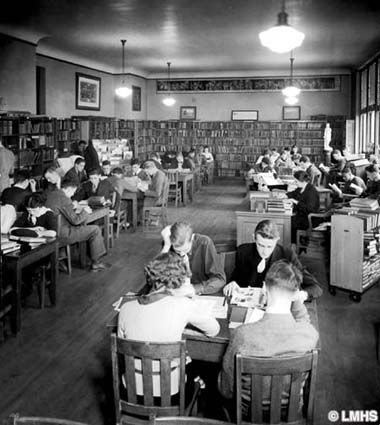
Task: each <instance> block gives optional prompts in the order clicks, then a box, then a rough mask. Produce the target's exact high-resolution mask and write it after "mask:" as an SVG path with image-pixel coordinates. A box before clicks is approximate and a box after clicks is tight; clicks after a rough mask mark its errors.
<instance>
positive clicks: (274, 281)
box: [220, 260, 318, 404]
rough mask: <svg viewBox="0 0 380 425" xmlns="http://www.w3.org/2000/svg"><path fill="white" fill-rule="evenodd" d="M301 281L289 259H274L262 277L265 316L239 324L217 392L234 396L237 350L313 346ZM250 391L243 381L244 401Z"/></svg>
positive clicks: (281, 351) (274, 352) (278, 352)
mask: <svg viewBox="0 0 380 425" xmlns="http://www.w3.org/2000/svg"><path fill="white" fill-rule="evenodd" d="M301 281H302V273H301V272H300V271H299V270H298V268H297V267H296V266H295V265H294V264H292V263H291V262H289V261H286V260H279V261H276V262H275V263H274V264H272V266H271V267H270V269H269V270H268V273H267V275H266V278H265V287H266V291H267V307H266V311H265V314H264V316H263V317H262V319H260V320H259V321H258V322H255V323H248V324H245V325H241V326H239V327H238V328H237V329H236V330H235V332H234V334H233V336H232V338H231V340H230V343H229V345H228V347H227V351H226V353H225V355H224V358H223V368H222V372H221V385H220V391H221V393H222V395H223V396H224V397H225V398H232V397H233V396H234V379H235V370H234V369H235V367H234V365H235V355H236V354H237V353H239V354H242V355H247V356H258V357H274V356H289V355H293V354H297V353H305V352H307V351H310V350H312V349H313V348H315V346H316V344H317V342H318V332H317V331H316V330H315V328H314V327H313V326H312V325H311V324H310V318H309V315H308V313H307V310H306V308H305V306H304V304H303V301H301V300H302V296H300V291H299V288H300V285H301ZM292 304H293V307H292V312H291V306H292ZM295 305H297V308H295ZM292 313H293V314H292ZM268 384H269V383H268ZM288 390H289V389H286V388H285V391H284V392H283V400H284V401H285V403H286V401H287V400H288V399H289V391H288ZM250 391H251V389H250V383H244V382H243V394H244V395H243V398H245V400H250ZM269 399H270V385H268V387H267V388H264V400H263V403H264V404H265V403H269Z"/></svg>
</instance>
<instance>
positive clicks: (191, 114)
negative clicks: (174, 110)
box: [179, 106, 197, 121]
mask: <svg viewBox="0 0 380 425" xmlns="http://www.w3.org/2000/svg"><path fill="white" fill-rule="evenodd" d="M179 119H180V120H183V121H185V120H196V119H197V108H196V106H181V107H180V110H179Z"/></svg>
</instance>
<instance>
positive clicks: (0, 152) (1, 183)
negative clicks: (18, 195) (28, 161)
mask: <svg viewBox="0 0 380 425" xmlns="http://www.w3.org/2000/svg"><path fill="white" fill-rule="evenodd" d="M14 165H15V156H14V154H13V152H12V151H11V150H9V149H7V148H6V147H4V146H3V141H2V138H1V136H0V193H1V192H2V191H3V190H4V189H6V188H7V187H9V186H10V185H11V183H10V179H9V176H10V175H11V174H13V171H14Z"/></svg>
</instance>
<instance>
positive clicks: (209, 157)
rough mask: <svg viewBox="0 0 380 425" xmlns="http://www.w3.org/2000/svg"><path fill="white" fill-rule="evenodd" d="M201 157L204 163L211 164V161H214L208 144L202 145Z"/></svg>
mask: <svg viewBox="0 0 380 425" xmlns="http://www.w3.org/2000/svg"><path fill="white" fill-rule="evenodd" d="M202 158H203V159H204V161H205V163H206V164H211V163H212V162H214V156H213V154H212V153H211V152H210V149H209V147H208V146H204V148H203V153H202Z"/></svg>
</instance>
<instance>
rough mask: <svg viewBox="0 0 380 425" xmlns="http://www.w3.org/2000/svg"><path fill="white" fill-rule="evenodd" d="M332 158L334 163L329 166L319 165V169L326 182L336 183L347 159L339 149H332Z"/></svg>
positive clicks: (339, 179)
mask: <svg viewBox="0 0 380 425" xmlns="http://www.w3.org/2000/svg"><path fill="white" fill-rule="evenodd" d="M332 159H333V160H334V162H335V165H332V166H331V167H325V166H324V165H322V166H320V167H319V168H320V170H321V171H322V173H323V174H324V175H325V176H326V178H327V184H329V183H331V184H334V183H335V184H336V183H338V182H339V181H342V171H343V169H344V168H345V166H346V163H347V160H346V158H345V157H344V156H343V155H342V152H341V151H340V150H339V149H334V150H333V151H332Z"/></svg>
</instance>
